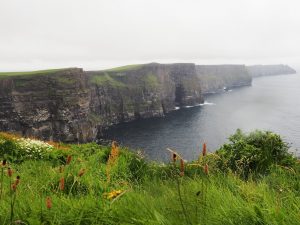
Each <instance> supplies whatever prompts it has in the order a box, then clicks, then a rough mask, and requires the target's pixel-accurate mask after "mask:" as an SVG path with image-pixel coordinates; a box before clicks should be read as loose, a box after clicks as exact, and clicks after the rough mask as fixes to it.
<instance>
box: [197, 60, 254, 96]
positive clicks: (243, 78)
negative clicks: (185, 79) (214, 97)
mask: <svg viewBox="0 0 300 225" xmlns="http://www.w3.org/2000/svg"><path fill="white" fill-rule="evenodd" d="M196 71H197V76H198V78H199V80H200V85H201V90H202V92H203V93H204V94H208V93H215V92H220V91H223V88H224V87H226V88H232V87H238V86H246V85H251V82H252V78H251V76H250V75H249V73H248V71H247V69H246V67H245V66H244V65H197V66H196Z"/></svg>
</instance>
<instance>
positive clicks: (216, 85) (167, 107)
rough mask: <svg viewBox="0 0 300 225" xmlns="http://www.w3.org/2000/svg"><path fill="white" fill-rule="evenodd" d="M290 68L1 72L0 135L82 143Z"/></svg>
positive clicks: (188, 66) (161, 67) (157, 67)
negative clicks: (108, 130)
mask: <svg viewBox="0 0 300 225" xmlns="http://www.w3.org/2000/svg"><path fill="white" fill-rule="evenodd" d="M294 72H295V71H294V70H293V69H291V68H290V67H288V66H283V65H275V66H251V67H247V68H246V67H245V66H244V65H203V66H202V65H201V66H200V65H197V66H196V65H195V64H192V63H177V64H158V63H150V64H140V65H130V66H124V67H118V68H114V69H110V70H102V71H83V70H82V69H79V68H70V69H57V70H47V71H34V72H16V73H0V131H12V132H17V133H20V134H22V135H24V136H32V137H37V138H41V139H45V140H49V139H50V140H55V141H64V142H86V141H92V140H95V139H96V138H97V137H100V136H101V135H102V134H103V133H102V132H103V130H104V129H106V128H107V127H109V126H111V125H113V124H118V123H121V122H127V121H132V120H136V119H139V118H149V117H160V116H164V115H165V114H166V113H168V112H170V111H172V110H174V109H175V108H176V107H182V106H190V105H198V104H200V103H202V102H203V101H204V100H203V93H204V94H206V93H214V92H219V91H222V90H223V89H224V87H226V88H232V87H237V86H244V85H251V81H252V77H251V76H250V75H249V73H250V74H252V76H260V75H275V74H284V73H294Z"/></svg>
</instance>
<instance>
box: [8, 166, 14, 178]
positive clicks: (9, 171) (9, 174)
mask: <svg viewBox="0 0 300 225" xmlns="http://www.w3.org/2000/svg"><path fill="white" fill-rule="evenodd" d="M12 174H13V171H12V169H11V168H10V167H8V169H7V175H8V176H9V177H11V176H12Z"/></svg>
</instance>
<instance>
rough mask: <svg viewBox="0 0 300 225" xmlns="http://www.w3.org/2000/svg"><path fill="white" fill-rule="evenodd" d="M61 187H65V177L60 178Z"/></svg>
mask: <svg viewBox="0 0 300 225" xmlns="http://www.w3.org/2000/svg"><path fill="white" fill-rule="evenodd" d="M59 189H60V190H61V191H63V190H64V189H65V178H64V177H62V178H60V180H59Z"/></svg>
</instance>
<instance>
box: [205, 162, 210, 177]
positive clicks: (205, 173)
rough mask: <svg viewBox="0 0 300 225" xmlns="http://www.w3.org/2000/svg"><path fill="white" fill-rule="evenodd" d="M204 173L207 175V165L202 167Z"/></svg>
mask: <svg viewBox="0 0 300 225" xmlns="http://www.w3.org/2000/svg"><path fill="white" fill-rule="evenodd" d="M204 173H205V174H206V175H208V174H209V170H208V165H207V164H205V166H204Z"/></svg>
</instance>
